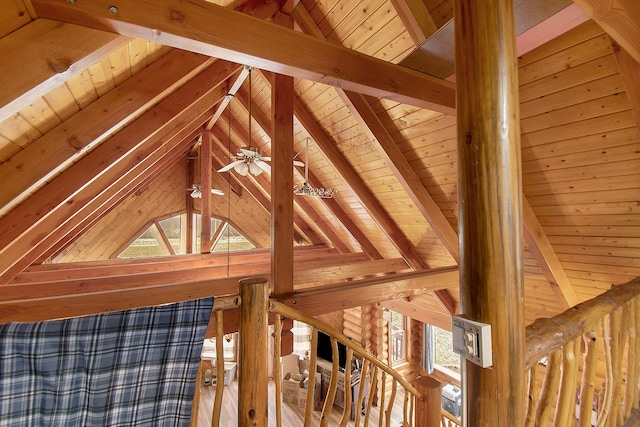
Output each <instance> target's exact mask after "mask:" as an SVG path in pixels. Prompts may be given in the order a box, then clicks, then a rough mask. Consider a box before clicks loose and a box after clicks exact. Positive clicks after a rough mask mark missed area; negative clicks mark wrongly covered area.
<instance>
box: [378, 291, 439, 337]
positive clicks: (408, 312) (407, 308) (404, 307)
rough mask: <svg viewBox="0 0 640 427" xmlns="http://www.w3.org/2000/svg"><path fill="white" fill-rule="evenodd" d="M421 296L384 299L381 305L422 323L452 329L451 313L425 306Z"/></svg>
mask: <svg viewBox="0 0 640 427" xmlns="http://www.w3.org/2000/svg"><path fill="white" fill-rule="evenodd" d="M420 299H421V297H416V298H411V301H407V300H406V299H404V298H398V299H394V300H390V301H384V302H382V303H381V305H382V306H383V307H384V308H387V309H389V310H393V311H397V312H398V313H402V314H404V315H405V316H408V317H410V318H412V319H415V320H418V321H420V322H422V323H427V324H429V325H433V326H437V327H438V328H440V329H444V330H446V331H451V315H450V314H448V313H445V312H438V311H434V310H432V309H430V308H424V307H422V305H421V304H420Z"/></svg>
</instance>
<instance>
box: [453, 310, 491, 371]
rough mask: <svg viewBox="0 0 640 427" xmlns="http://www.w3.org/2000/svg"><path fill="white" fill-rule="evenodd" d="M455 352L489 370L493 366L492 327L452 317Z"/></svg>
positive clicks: (460, 317) (459, 317)
mask: <svg viewBox="0 0 640 427" xmlns="http://www.w3.org/2000/svg"><path fill="white" fill-rule="evenodd" d="M451 330H452V332H453V334H452V335H453V336H452V338H453V351H454V352H456V353H458V354H459V355H461V356H463V357H464V358H465V359H467V360H470V361H472V362H473V363H475V364H476V365H480V366H482V367H483V368H487V367H489V366H491V365H493V355H492V353H491V325H489V324H487V323H481V322H477V321H475V320H470V319H467V318H464V317H462V316H452V328H451Z"/></svg>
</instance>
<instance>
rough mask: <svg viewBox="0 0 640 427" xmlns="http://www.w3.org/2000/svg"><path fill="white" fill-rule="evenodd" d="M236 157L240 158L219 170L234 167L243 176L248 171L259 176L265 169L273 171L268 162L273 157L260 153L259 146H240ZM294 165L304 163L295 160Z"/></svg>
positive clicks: (302, 164) (268, 171)
mask: <svg viewBox="0 0 640 427" xmlns="http://www.w3.org/2000/svg"><path fill="white" fill-rule="evenodd" d="M232 158H234V159H238V160H236V161H235V162H231V163H229V164H228V165H227V166H225V167H223V168H221V169H219V170H218V172H227V171H229V170H231V169H234V170H235V171H236V172H238V173H239V174H240V175H242V176H246V175H247V173H248V172H250V173H251V174H252V175H255V176H258V175H260V174H261V173H262V172H263V171H266V172H267V173H271V166H270V165H269V164H268V163H267V162H268V161H270V160H271V157H267V156H263V155H262V154H261V153H260V149H259V148H258V147H243V148H239V149H238V152H237V153H236V155H235V156H232ZM293 165H294V166H304V163H302V162H300V161H298V160H294V161H293Z"/></svg>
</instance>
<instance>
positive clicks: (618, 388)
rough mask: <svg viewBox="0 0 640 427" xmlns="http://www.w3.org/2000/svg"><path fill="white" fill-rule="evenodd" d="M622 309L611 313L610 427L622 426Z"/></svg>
mask: <svg viewBox="0 0 640 427" xmlns="http://www.w3.org/2000/svg"><path fill="white" fill-rule="evenodd" d="M623 307H624V306H622V307H620V308H618V309H616V310H614V311H613V313H611V320H612V321H611V363H612V368H613V382H612V386H613V401H612V407H611V415H609V416H610V418H611V421H610V422H609V425H610V426H616V425H619V424H621V421H622V420H621V415H620V411H621V409H622V408H621V405H622V349H623V346H624V343H623V342H622V337H623V334H622V311H623Z"/></svg>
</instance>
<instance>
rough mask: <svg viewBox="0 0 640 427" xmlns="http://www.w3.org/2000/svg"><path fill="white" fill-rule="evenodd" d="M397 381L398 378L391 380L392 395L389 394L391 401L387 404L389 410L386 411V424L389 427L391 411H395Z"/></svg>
mask: <svg viewBox="0 0 640 427" xmlns="http://www.w3.org/2000/svg"><path fill="white" fill-rule="evenodd" d="M397 387H398V386H397V382H396V380H393V379H392V380H391V396H389V403H388V404H387V411H386V412H385V415H386V418H385V423H386V424H385V425H386V426H387V427H390V426H391V411H393V404H394V402H395V400H396V392H397ZM380 407H381V408H382V406H380Z"/></svg>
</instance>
